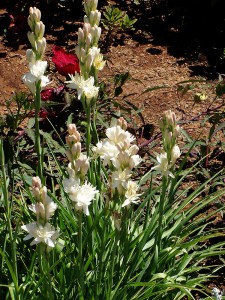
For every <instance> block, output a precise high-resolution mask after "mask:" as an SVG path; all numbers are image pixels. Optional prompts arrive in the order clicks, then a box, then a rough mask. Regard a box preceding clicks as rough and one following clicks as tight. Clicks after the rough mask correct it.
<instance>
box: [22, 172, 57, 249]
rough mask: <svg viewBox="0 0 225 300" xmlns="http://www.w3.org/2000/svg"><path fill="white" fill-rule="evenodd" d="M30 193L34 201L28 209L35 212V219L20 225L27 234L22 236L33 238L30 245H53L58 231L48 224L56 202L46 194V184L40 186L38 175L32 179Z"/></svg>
mask: <svg viewBox="0 0 225 300" xmlns="http://www.w3.org/2000/svg"><path fill="white" fill-rule="evenodd" d="M32 193H33V196H34V198H35V203H34V204H31V205H30V206H29V209H30V210H31V211H32V212H34V213H35V214H36V218H37V221H36V222H32V223H29V224H26V225H23V226H22V229H23V230H25V231H27V232H28V233H29V234H28V236H26V237H25V238H24V240H28V239H30V238H34V240H33V241H32V242H31V245H35V244H38V243H44V244H46V245H47V246H49V247H54V246H55V244H56V239H57V238H58V236H59V232H58V231H55V228H54V227H53V226H51V225H50V223H49V220H50V218H51V217H52V216H53V215H54V213H55V210H56V209H57V207H58V206H57V204H56V203H55V202H54V201H53V200H52V199H51V198H50V197H49V196H48V194H47V188H46V186H42V184H41V180H40V178H39V177H33V179H32Z"/></svg>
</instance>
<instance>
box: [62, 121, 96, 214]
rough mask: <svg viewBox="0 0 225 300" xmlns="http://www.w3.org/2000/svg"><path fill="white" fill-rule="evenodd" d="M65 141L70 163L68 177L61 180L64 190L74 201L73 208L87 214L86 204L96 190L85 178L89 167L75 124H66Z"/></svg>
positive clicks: (92, 197)
mask: <svg viewBox="0 0 225 300" xmlns="http://www.w3.org/2000/svg"><path fill="white" fill-rule="evenodd" d="M66 143H67V145H68V147H69V150H68V151H67V157H68V159H69V161H70V163H69V164H68V167H67V171H68V174H69V178H65V179H64V180H63V186H64V190H65V192H66V193H68V195H69V197H70V199H71V201H73V202H74V204H75V209H76V210H78V211H80V210H83V212H84V213H85V214H86V215H89V209H88V206H89V205H90V204H91V201H92V200H93V199H94V197H95V195H96V194H97V193H98V191H97V190H96V189H95V187H93V186H92V185H91V184H90V183H89V182H87V181H86V180H85V178H86V174H87V172H88V169H89V159H88V157H87V156H86V155H85V154H83V153H82V152H81V143H80V133H79V132H78V131H77V128H76V125H75V124H70V125H68V135H67V136H66Z"/></svg>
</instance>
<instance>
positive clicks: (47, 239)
mask: <svg viewBox="0 0 225 300" xmlns="http://www.w3.org/2000/svg"><path fill="white" fill-rule="evenodd" d="M21 228H22V229H23V230H25V231H27V232H28V235H27V236H26V237H25V238H24V241H26V240H29V239H31V238H34V240H33V241H32V242H31V246H33V245H35V244H39V243H44V244H46V245H48V246H49V247H54V246H55V242H56V239H57V238H58V236H59V232H58V231H55V228H54V227H53V226H51V225H50V224H49V223H46V224H45V226H42V225H40V224H38V223H36V222H33V223H29V224H26V225H23V226H21Z"/></svg>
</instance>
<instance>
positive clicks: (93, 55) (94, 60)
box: [87, 47, 105, 71]
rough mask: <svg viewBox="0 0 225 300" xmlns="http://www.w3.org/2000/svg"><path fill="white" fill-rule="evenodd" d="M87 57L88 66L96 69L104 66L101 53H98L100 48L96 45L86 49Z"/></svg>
mask: <svg viewBox="0 0 225 300" xmlns="http://www.w3.org/2000/svg"><path fill="white" fill-rule="evenodd" d="M87 59H88V60H89V67H90V66H92V65H93V66H94V68H95V69H96V70H98V71H101V70H102V69H103V68H104V66H105V61H104V60H103V55H102V54H101V53H100V49H99V48H98V47H91V48H90V49H89V50H88V55H87Z"/></svg>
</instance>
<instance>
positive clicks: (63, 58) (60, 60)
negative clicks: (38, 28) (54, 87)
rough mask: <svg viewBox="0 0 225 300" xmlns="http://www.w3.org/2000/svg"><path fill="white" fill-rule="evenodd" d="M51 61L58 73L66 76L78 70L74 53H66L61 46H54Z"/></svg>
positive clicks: (77, 62) (77, 61)
mask: <svg viewBox="0 0 225 300" xmlns="http://www.w3.org/2000/svg"><path fill="white" fill-rule="evenodd" d="M52 52H53V57H52V62H53V63H54V64H55V67H56V70H57V71H58V72H59V74H61V75H63V76H67V75H68V74H74V73H75V72H78V73H79V72H80V67H79V60H78V58H77V56H76V55H75V54H71V53H67V52H66V51H65V50H64V49H63V48H61V47H58V46H54V47H53V49H52Z"/></svg>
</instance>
